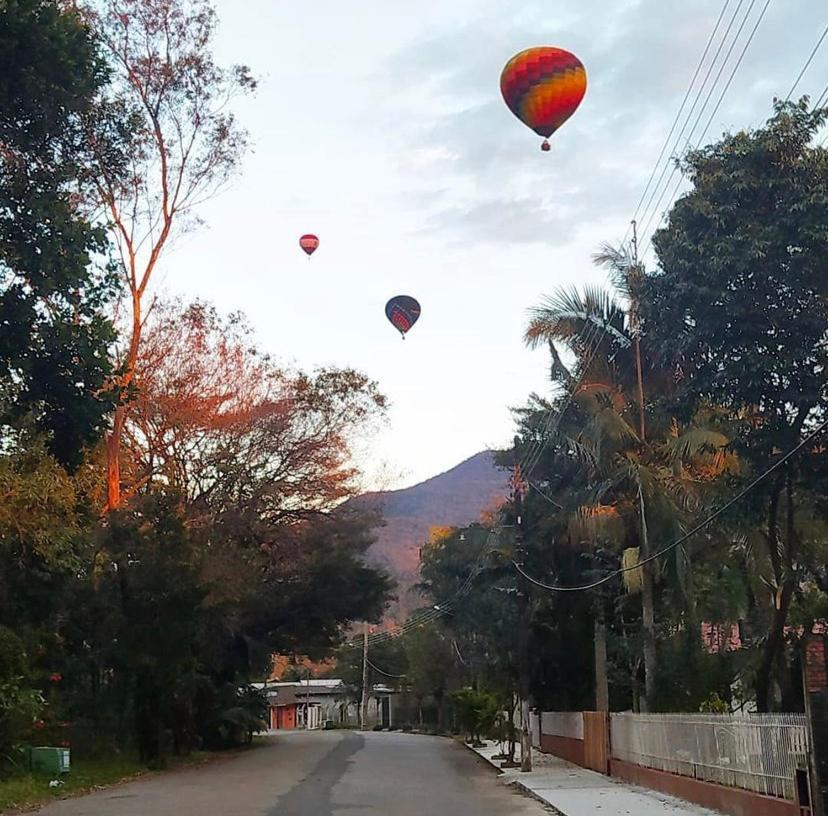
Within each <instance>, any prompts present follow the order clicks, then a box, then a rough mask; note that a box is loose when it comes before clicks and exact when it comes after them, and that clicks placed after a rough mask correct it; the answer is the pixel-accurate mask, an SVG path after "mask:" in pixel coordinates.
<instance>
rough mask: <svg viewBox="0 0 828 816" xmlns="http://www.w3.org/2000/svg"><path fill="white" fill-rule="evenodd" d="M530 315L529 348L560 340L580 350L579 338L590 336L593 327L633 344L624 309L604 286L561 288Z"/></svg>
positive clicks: (527, 339)
mask: <svg viewBox="0 0 828 816" xmlns="http://www.w3.org/2000/svg"><path fill="white" fill-rule="evenodd" d="M529 316H530V320H529V325H528V327H527V329H526V334H525V335H524V340H525V342H526V344H527V345H528V346H529V347H530V348H537V346H538V345H539V344H540V343H542V342H548V341H553V342H555V341H557V342H562V343H564V344H566V345H567V346H568V347H569V348H570V349H571V350H572V351H576V352H577V351H578V349H577V348H576V345H577V338H580V337H584V336H589V334H588V333H589V331H590V329H591V328H594V329H596V330H600V331H601V332H604V331H605V332H606V334H608V335H609V336H610V337H611V338H612V339H613V341H614V342H615V343H617V344H620V345H621V346H623V347H625V348H626V347H628V346H629V345H630V338H629V337H628V335H627V333H626V332H625V331H624V320H625V314H624V310H623V309H622V308H621V306H620V305H619V304H618V303H617V302H616V301H615V299H614V298H613V297H612V295H611V293H609V292H608V291H607V290H606V289H602V288H601V287H597V286H585V287H584V289H583V291H579V290H578V289H576V288H572V289H559V290H557V291H556V292H555V293H554V294H552V295H548V296H546V297H545V298H544V299H543V300H542V301H541V304H540V305H539V306H536V307H534V308H532V309H530V310H529Z"/></svg>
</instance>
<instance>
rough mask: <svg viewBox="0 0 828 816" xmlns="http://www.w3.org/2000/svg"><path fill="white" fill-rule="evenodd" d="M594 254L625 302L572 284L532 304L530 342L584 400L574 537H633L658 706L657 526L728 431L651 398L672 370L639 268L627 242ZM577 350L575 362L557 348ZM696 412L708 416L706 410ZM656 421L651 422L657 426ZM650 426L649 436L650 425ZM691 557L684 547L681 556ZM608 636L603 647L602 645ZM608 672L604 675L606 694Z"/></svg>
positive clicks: (630, 556)
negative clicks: (645, 350) (652, 328)
mask: <svg viewBox="0 0 828 816" xmlns="http://www.w3.org/2000/svg"><path fill="white" fill-rule="evenodd" d="M595 260H596V262H597V263H599V264H600V265H603V266H608V267H609V268H610V272H611V275H612V279H613V282H614V283H615V285H616V288H617V289H618V290H619V293H620V294H621V295H622V297H624V299H625V300H626V302H627V303H626V306H625V305H622V304H621V303H620V302H619V301H618V300H617V299H616V297H615V296H614V294H613V293H611V292H609V291H606V290H604V289H600V288H598V287H585V288H584V290H583V292H579V291H577V290H563V291H559V292H556V293H555V294H553V295H552V296H550V297H547V298H546V299H545V300H544V301H543V302H542V303H541V305H540V306H538V307H537V308H535V309H534V310H532V312H531V320H530V323H529V326H528V328H527V331H526V336H525V339H526V342H527V344H528V345H529V346H531V347H537V346H538V345H540V344H541V343H544V342H545V343H546V344H547V345H548V347H549V348H550V350H551V353H552V361H553V362H552V376H553V380H554V381H556V382H557V383H559V384H561V385H565V386H567V387H568V389H569V391H570V394H571V396H572V401H573V402H574V404H575V405H576V406H577V409H578V416H579V425H578V426H577V427H576V428H567V426H568V425H571V423H567V425H565V426H564V430H561V429H560V428H558V432H559V434H565V433H566V430H567V429H568V430H569V434H568V436H567V438H566V446H567V447H568V449H569V450H570V451H572V452H573V453H574V454H575V455H577V456H578V457H580V459H581V461H582V465H583V470H584V476H585V484H586V485H587V488H588V489H587V491H586V493H585V494H584V495H583V497H582V499H581V503H580V504H579V506H577V507H575V508H573V509H572V515H571V519H570V525H569V527H570V539H571V540H572V539H575V540H577V542H578V544H579V545H580V546H582V547H584V548H585V549H587V550H594V548H595V547H596V546H597V545H598V543H599V542H601V541H609V540H614V541H615V542H616V549H619V548H620V545H622V544H623V545H625V546H624V549H625V558H626V561H627V563H628V564H632V565H633V566H634V565H635V564H636V563H638V562H639V561H643V562H644V563H643V564H642V567H641V569H640V570H632V571H630V572H627V573H626V577H627V589H628V591H635V592H638V593H640V594H641V604H642V628H643V652H644V672H645V694H644V699H643V700H642V707H643V708H645V709H647V708H651V707H652V706H653V705H654V701H655V691H656V686H655V683H656V670H657V652H656V626H655V604H654V584H655V580H656V578H657V567H656V565H655V564H654V563H653V562H650V561H647V560H646V559H647V558H648V556H649V555H650V547H649V539H650V535H651V533H652V532H655V533H656V534H657V535H659V536H660V537H662V538H665V539H667V538H670V537H675V536H677V534H678V533H679V532H680V529H681V520H682V518H683V516H684V515H685V513H686V512H687V510H688V509H691V508H692V506H693V504H694V502H695V501H696V500H697V494H698V491H697V489H696V482H697V481H698V478H697V476H698V474H697V473H696V471H697V470H698V467H699V466H701V465H702V464H704V465H705V466H708V465H709V464H710V463H709V462H708V459H709V458H710V457H711V456H718V466H719V468H720V470H721V469H723V468H724V467H725V466H726V464H727V462H726V460H725V459H723V458H722V455H723V454H722V452H723V451H724V449H725V446H726V445H727V442H728V440H727V437H726V436H725V435H724V434H722V433H721V432H718V431H716V430H714V429H712V428H707V427H704V426H703V425H698V424H696V423H695V422H694V423H691V424H689V425H687V426H685V427H681V426H679V424H678V423H677V422H676V421H675V420H674V419H673V418H672V417H669V416H664V415H663V414H660V413H659V411H658V410H657V408H656V406H655V405H649V406H648V404H647V402H646V400H645V395H644V381H645V378H646V379H648V380H649V381H651V382H653V383H655V384H658V385H659V386H661V387H662V388H663V389H666V388H667V387H669V386H668V383H669V376H668V374H667V372H665V371H663V370H659V368H658V365H657V362H656V361H655V360H654V359H650V358H648V356H647V355H646V354H642V349H641V343H640V338H639V336H638V331H637V316H636V315H637V301H636V297H637V291H638V288H639V287H638V284H639V282H640V279H641V276H642V274H643V273H642V270H641V269H640V267H638V266H636V265H635V264H633V263H632V261H631V259H630V258H629V256H628V255H627V254H626V253H624V252H623V251H620V250H615V249H613V248H612V247H608V246H605V247H603V248H602V250H601V252H600V253H598V255H596V257H595ZM557 346H560V347H561V349H562V350H563V351H564V353H567V352H568V354H569V355H570V356H571V357H573V358H574V364H573V365H572V366H571V368H567V367H566V366H565V365H564V363H563V361H562V359H561V354H560V353H559V352H558V348H557ZM696 419H699V420H704V419H705V418H704V417H703V416H699V417H697V418H696ZM648 425H649V428H648ZM648 431H649V439H648V435H647V432H648ZM681 556H682V557H685V554H684V553H682V554H681ZM595 637H596V666H597V667H600V666H601V665H605V660H604V658H603V655H599V654H598V651H599V650H603V651H604V652H605V632H604V631H603V620H602V618H601V615H600V609H599V610H597V611H596V617H595ZM602 644H603V645H602ZM605 682H606V681H605V678H604V677H596V685H597V688H598V690H599V693H598V697H599V700H600V701H602V700H603V697H604V692H603V690H602V686H603V684H604V683H605Z"/></svg>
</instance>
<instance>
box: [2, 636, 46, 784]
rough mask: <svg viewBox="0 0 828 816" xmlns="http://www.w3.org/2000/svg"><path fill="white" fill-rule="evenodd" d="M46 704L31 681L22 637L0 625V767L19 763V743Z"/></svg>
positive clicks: (28, 732) (24, 737)
mask: <svg viewBox="0 0 828 816" xmlns="http://www.w3.org/2000/svg"><path fill="white" fill-rule="evenodd" d="M43 705H44V702H43V697H42V695H41V694H40V692H39V691H37V690H36V689H34V688H32V687H31V684H30V682H29V667H28V664H27V660H26V651H25V649H24V647H23V641H22V640H20V638H19V637H18V636H17V635H16V634H15V633H14V632H12V631H11V629H8V628H6V627H5V626H0V770H1V769H2V766H3V764H9V763H12V764H16V761H17V757H18V756H19V753H18V750H17V749H18V744H19V743H20V742H21V741H22V740H24V739H26V738H27V737H29V736H30V734H31V732H32V728H33V726H34V725H35V723H36V721H37V720H38V718H39V716H40V714H41V712H42V710H43Z"/></svg>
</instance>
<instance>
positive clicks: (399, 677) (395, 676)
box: [365, 658, 408, 680]
mask: <svg viewBox="0 0 828 816" xmlns="http://www.w3.org/2000/svg"><path fill="white" fill-rule="evenodd" d="M365 662H366V663H367V664H368V665H369V666H370V667H371V668H372V669H373V670H374V671H375V672H379V673H380V674H382V675H385V677H391V678H392V679H394V680H403V679H404V678H405V677H407V676H408V675H405V674H391V673H390V672H387V671H383V670H382V669H381V668H380V667H379V666H377V665H376V664H374V663H372V662H371V661H370V660H368V658H365Z"/></svg>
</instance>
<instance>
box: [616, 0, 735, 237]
mask: <svg viewBox="0 0 828 816" xmlns="http://www.w3.org/2000/svg"><path fill="white" fill-rule="evenodd" d="M730 2H731V0H725V3H724V5H723V6H722V10H721V11H720V12H719V18H718V19H717V20H716V25H715V26H714V27H713V31H711V32H710V36H709V37H708V38H707V45H705V47H704V52H703V53H702V55H701V59H700V60H699V64H698V65H697V66H696V70H695V72H694V73H693V78H692V79H691V80H690V84H689V85H688V86H687V91H686V92H685V94H684V99H683V100H682V102H681V106H680V107H679V109H678V113H677V114H676V116H675V119H673V124H672V126H671V127H670V132H669V133H668V134H667V138H666V139H665V140H664V144H663V145H662V146H661V152H660V153H659V154H658V158H657V159H656V161H655V164H654V165H653V170H652V172H651V173H650V178H649V179H647V185H646V186H645V187H644V192H643V193H641V198H640V199H639V200H638V204H636V207H635V212H634V213H633V217H632V219H631V222H630V223H632V221H635V220H636V219H637V218H638V213H639V210H640V209H641V205H642V204H643V203H644V199H645V198H646V196H647V193H648V192H649V190H650V185H651V184H652V182H653V179H654V178H655V174H656V171H657V170H658V166H659V164H661V160H662V159H663V158H664V153H665V151H666V150H667V145H668V144H670V138H671V137H672V135H673V133H674V132H675V130H676V127H677V126H678V123H679V119H681V114H682V112H683V111H684V108H685V106H686V105H687V100H688V99H689V98H690V94H691V93H692V91H693V86H694V85H695V84H696V79H698V76H699V74H700V73H701V69H702V66H703V65H704V61H705V59H707V55H708V53H709V52H710V46H711V45H713V40H714V39H715V38H716V33H717V32H718V30H719V26H720V25H721V24H722V20H723V19H724V16H725V12H726V11H727V7H728V6H729V5H730ZM679 138H680V137H679ZM629 234H630V227H627V232H626V233H625V234H624V238H623V239H622V240H621V243H622V244H624V243H626V241H627V238H628V237H629Z"/></svg>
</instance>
